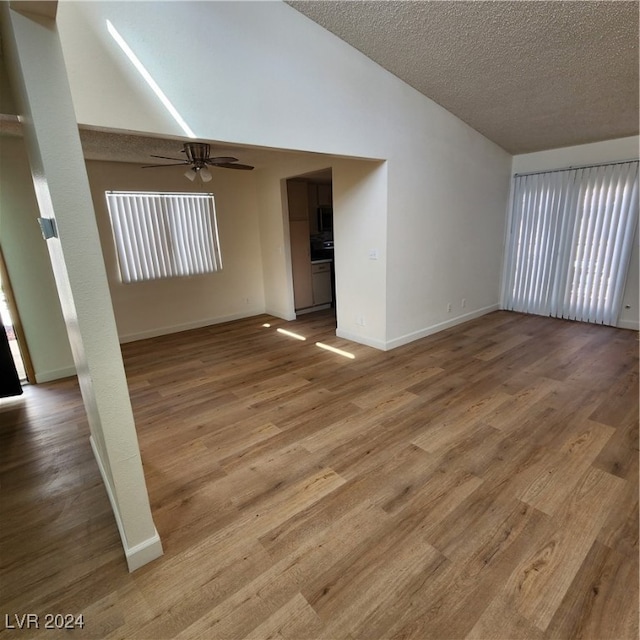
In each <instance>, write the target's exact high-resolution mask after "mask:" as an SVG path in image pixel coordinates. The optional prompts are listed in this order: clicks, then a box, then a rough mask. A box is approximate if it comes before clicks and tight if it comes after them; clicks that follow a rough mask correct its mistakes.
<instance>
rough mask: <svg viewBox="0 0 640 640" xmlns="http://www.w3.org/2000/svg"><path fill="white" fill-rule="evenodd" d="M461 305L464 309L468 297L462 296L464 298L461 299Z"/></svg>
mask: <svg viewBox="0 0 640 640" xmlns="http://www.w3.org/2000/svg"><path fill="white" fill-rule="evenodd" d="M460 306H461V307H462V308H463V309H464V308H465V307H466V306H467V299H466V298H462V300H461V301H460Z"/></svg>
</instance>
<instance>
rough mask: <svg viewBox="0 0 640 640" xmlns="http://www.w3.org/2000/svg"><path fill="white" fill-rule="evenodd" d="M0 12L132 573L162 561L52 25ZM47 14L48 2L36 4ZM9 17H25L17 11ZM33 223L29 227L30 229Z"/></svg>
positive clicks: (92, 423)
mask: <svg viewBox="0 0 640 640" xmlns="http://www.w3.org/2000/svg"><path fill="white" fill-rule="evenodd" d="M1 4H2V15H1V18H2V36H3V44H4V50H5V55H6V56H7V67H8V70H9V74H10V78H11V83H12V87H13V90H14V93H15V95H16V99H17V100H18V101H19V110H20V114H21V119H22V121H23V128H24V136H25V142H26V146H27V149H28V153H29V162H30V165H31V173H32V176H33V181H34V186H35V191H36V197H37V200H38V206H39V209H40V216H41V217H42V218H51V219H53V220H54V221H55V227H56V229H57V237H52V238H51V239H49V240H47V245H48V249H49V254H50V257H51V263H52V265H53V271H54V275H55V280H56V286H57V289H58V295H59V297H60V301H61V305H62V310H63V313H64V316H65V322H66V325H67V331H68V333H69V340H70V343H71V348H72V351H73V357H74V362H75V365H76V369H77V372H78V380H79V382H80V388H81V390H82V397H83V401H84V405H85V408H86V411H87V417H88V420H89V427H90V430H91V438H90V439H91V446H92V448H93V451H94V453H95V455H96V460H97V462H98V466H99V467H100V472H101V473H102V476H103V479H104V482H105V485H106V488H107V492H108V494H109V499H110V501H111V505H112V507H113V511H114V514H115V518H116V521H117V524H118V528H119V531H120V536H121V538H122V544H123V546H124V550H125V554H126V557H127V563H128V566H129V570H130V571H133V570H135V569H137V568H138V567H140V566H142V565H143V564H146V563H147V562H150V561H151V560H153V559H155V558H157V557H159V556H160V555H162V544H161V542H160V538H159V536H158V533H157V531H156V528H155V526H154V523H153V519H152V517H151V508H150V505H149V498H148V495H147V488H146V484H145V479H144V474H143V469H142V461H141V458H140V450H139V446H138V440H137V436H136V431H135V423H134V419H133V412H132V409H131V401H130V398H129V393H128V388H127V381H126V377H125V373H124V367H123V363H122V357H121V354H120V346H119V343H118V335H117V331H116V324H115V318H114V315H113V309H112V306H111V297H110V294H109V287H108V284H107V277H106V273H105V268H104V261H103V259H102V252H101V248H100V241H99V237H98V229H97V225H96V220H95V214H94V210H93V203H92V200H91V193H90V190H89V181H88V178H87V173H86V168H85V165H84V158H83V154H82V147H81V145H80V136H79V134H78V127H77V123H76V118H75V112H74V108H73V103H72V99H71V92H70V89H69V82H68V78H67V74H66V68H65V64H64V59H63V56H62V49H61V46H60V41H59V37H58V32H57V28H56V23H55V19H54V18H53V17H52V15H51V13H50V11H49V10H46V11H42V12H38V5H39V4H41V3H38V2H33V3H24V2H20V3H16V4H15V5H14V4H13V3H6V2H3V3H1ZM42 4H44V5H45V7H47V6H48V7H49V9H50V7H51V5H54V3H50V2H45V3H42ZM16 9H24V10H29V11H30V12H29V13H20V12H18V11H17V10H16ZM33 223H34V224H36V221H35V220H34V221H33Z"/></svg>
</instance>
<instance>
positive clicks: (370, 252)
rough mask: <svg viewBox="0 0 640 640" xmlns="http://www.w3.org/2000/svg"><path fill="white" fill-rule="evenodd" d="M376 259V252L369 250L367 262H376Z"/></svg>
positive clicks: (375, 250)
mask: <svg viewBox="0 0 640 640" xmlns="http://www.w3.org/2000/svg"><path fill="white" fill-rule="evenodd" d="M377 259H378V250H377V249H369V260H377Z"/></svg>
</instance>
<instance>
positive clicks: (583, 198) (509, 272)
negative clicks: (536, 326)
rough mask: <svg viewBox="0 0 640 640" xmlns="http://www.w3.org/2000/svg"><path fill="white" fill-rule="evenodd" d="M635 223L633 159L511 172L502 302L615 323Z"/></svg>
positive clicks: (529, 309)
mask: <svg viewBox="0 0 640 640" xmlns="http://www.w3.org/2000/svg"><path fill="white" fill-rule="evenodd" d="M637 224H638V162H637V161H633V162H623V163H617V164H609V165H603V166H597V167H585V168H579V169H569V170H560V171H551V172H546V173H538V174H531V175H521V176H515V177H514V188H513V201H512V210H511V226H510V237H509V240H508V245H507V254H506V271H505V279H504V290H503V304H504V307H505V308H506V309H510V310H513V311H522V312H525V313H536V314H540V315H548V316H553V317H556V318H568V319H571V320H581V321H585V322H594V323H599V324H608V325H615V324H616V322H617V320H618V315H619V313H620V308H621V305H622V296H623V293H624V286H625V282H626V276H627V270H628V266H629V259H630V256H631V250H632V247H633V238H634V234H635V229H636V225H637Z"/></svg>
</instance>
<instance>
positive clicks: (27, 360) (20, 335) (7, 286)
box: [0, 247, 36, 384]
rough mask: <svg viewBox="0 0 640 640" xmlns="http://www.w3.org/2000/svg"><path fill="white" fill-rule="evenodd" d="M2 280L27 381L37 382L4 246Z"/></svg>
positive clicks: (0, 273) (1, 258)
mask: <svg viewBox="0 0 640 640" xmlns="http://www.w3.org/2000/svg"><path fill="white" fill-rule="evenodd" d="M0 281H2V290H3V291H4V295H5V298H6V300H7V306H8V307H9V313H10V314H11V320H12V322H13V330H14V332H15V334H16V340H17V341H18V347H19V348H20V355H21V356H22V364H24V371H25V373H26V374H27V381H28V382H29V383H31V384H35V383H36V374H35V370H34V368H33V363H32V361H31V355H30V354H29V348H28V347H27V339H26V337H25V335H24V329H23V327H22V321H21V320H20V314H19V313H18V307H17V305H16V299H15V296H14V295H13V288H12V287H11V280H10V279H9V272H8V271H7V265H6V263H5V261H4V255H3V253H2V247H0Z"/></svg>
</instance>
